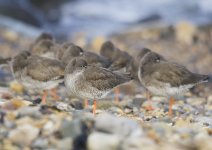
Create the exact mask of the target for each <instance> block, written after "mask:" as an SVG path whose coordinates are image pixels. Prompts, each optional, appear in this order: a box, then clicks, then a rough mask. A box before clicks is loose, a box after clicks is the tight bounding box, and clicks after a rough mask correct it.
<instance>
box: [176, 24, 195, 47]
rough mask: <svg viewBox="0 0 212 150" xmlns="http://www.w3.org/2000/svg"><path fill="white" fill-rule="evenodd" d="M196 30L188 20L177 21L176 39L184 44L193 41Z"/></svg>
mask: <svg viewBox="0 0 212 150" xmlns="http://www.w3.org/2000/svg"><path fill="white" fill-rule="evenodd" d="M196 32H197V30H196V27H195V26H194V25H193V24H191V23H189V22H185V21H183V22H179V23H178V24H177V25H176V26H175V34H176V39H177V40H178V41H179V42H182V43H185V44H192V43H193V40H194V36H195V34H196Z"/></svg>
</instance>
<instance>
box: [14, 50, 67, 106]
mask: <svg viewBox="0 0 212 150" xmlns="http://www.w3.org/2000/svg"><path fill="white" fill-rule="evenodd" d="M12 70H13V75H14V77H15V79H16V80H17V81H18V82H20V83H21V84H23V85H24V86H25V87H26V88H29V89H34V90H39V91H40V90H50V89H53V88H55V87H56V86H57V85H58V84H59V83H61V82H63V80H64V70H65V66H64V65H63V64H62V62H60V61H58V60H54V59H49V58H44V57H40V56H33V55H31V54H30V52H29V51H23V52H21V53H19V54H18V55H17V56H15V57H14V59H13V60H12ZM45 98H46V96H45V97H44V99H43V102H44V103H45Z"/></svg>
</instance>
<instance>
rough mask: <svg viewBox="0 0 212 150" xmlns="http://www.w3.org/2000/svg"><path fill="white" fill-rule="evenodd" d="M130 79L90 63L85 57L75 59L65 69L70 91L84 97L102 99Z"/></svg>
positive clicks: (67, 85)
mask: <svg viewBox="0 0 212 150" xmlns="http://www.w3.org/2000/svg"><path fill="white" fill-rule="evenodd" d="M128 81H130V78H129V77H125V76H123V75H120V74H116V73H114V72H112V71H110V70H108V69H105V68H101V67H96V66H91V65H88V64H87V62H86V61H85V60H83V59H79V58H77V59H73V60H72V61H71V62H70V63H69V64H68V65H67V67H66V69H65V86H66V88H67V91H68V93H70V94H72V95H75V96H77V97H80V98H84V99H94V100H96V99H102V98H104V97H105V96H106V95H107V94H108V93H109V92H110V91H111V90H112V89H113V88H114V87H116V86H118V85H120V84H123V83H125V82H128Z"/></svg>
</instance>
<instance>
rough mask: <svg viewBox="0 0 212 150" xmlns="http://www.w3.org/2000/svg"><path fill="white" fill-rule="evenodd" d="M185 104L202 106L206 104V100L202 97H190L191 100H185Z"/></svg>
mask: <svg viewBox="0 0 212 150" xmlns="http://www.w3.org/2000/svg"><path fill="white" fill-rule="evenodd" d="M187 102H188V103H189V104H191V105H196V106H199V105H203V104H204V103H205V102H206V99H205V98H203V97H191V98H187Z"/></svg>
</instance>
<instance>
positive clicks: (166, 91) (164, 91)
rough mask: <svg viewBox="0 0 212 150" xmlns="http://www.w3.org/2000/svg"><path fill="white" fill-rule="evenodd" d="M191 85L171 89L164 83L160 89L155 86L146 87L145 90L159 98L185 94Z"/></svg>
mask: <svg viewBox="0 0 212 150" xmlns="http://www.w3.org/2000/svg"><path fill="white" fill-rule="evenodd" d="M192 87H193V85H192V84H188V85H181V86H179V87H171V85H170V84H169V83H164V84H163V85H162V86H160V87H155V86H147V87H146V88H147V89H148V90H149V91H150V92H152V93H153V94H155V95H159V96H178V95H182V94H184V93H185V92H187V91H188V90H189V89H190V88H192Z"/></svg>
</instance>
